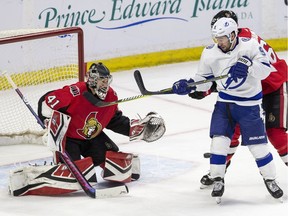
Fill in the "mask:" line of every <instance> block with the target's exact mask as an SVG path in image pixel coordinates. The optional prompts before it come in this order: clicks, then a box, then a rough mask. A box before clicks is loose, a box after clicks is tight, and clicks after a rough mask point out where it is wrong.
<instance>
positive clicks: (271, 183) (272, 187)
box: [264, 179, 283, 201]
mask: <svg viewBox="0 0 288 216" xmlns="http://www.w3.org/2000/svg"><path fill="white" fill-rule="evenodd" d="M264 183H265V186H266V188H267V190H268V192H269V193H270V194H271V196H272V197H274V198H275V199H281V198H282V196H283V190H282V189H281V188H280V187H279V186H278V185H277V183H276V181H275V180H269V179H266V180H264ZM280 201H281V200H280Z"/></svg>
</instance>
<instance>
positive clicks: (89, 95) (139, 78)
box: [83, 70, 228, 107]
mask: <svg viewBox="0 0 288 216" xmlns="http://www.w3.org/2000/svg"><path fill="white" fill-rule="evenodd" d="M226 77H228V75H222V76H218V77H214V78H211V79H207V80H201V81H199V82H194V83H191V84H189V85H188V86H196V85H200V84H204V83H207V82H213V81H216V80H219V79H224V78H226ZM134 78H135V80H136V83H137V85H138V87H139V89H140V92H141V93H142V95H136V96H132V97H127V98H123V99H120V100H117V101H111V102H106V101H102V100H100V99H99V98H97V97H95V96H94V95H93V94H92V93H90V92H88V91H86V92H83V96H84V97H85V98H86V99H87V100H88V101H89V102H90V103H92V104H93V105H94V106H97V107H106V106H112V105H115V104H119V103H124V102H128V101H132V100H137V99H140V98H143V97H147V96H152V95H163V94H174V92H173V90H172V88H167V89H162V90H159V91H148V90H147V89H146V88H145V86H144V82H143V79H142V76H141V73H140V71H139V70H136V71H135V72H134Z"/></svg>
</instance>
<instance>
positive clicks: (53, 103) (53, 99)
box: [47, 96, 59, 109]
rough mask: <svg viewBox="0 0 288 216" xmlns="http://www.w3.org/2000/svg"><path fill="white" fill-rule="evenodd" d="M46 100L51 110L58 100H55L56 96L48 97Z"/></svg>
mask: <svg viewBox="0 0 288 216" xmlns="http://www.w3.org/2000/svg"><path fill="white" fill-rule="evenodd" d="M47 99H48V101H47V102H48V104H49V105H50V107H51V108H52V109H53V108H54V107H55V106H56V105H57V104H58V103H59V100H58V99H56V96H48V97H47Z"/></svg>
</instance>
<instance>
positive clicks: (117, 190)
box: [2, 72, 128, 198]
mask: <svg viewBox="0 0 288 216" xmlns="http://www.w3.org/2000/svg"><path fill="white" fill-rule="evenodd" d="M2 74H3V75H4V76H5V77H6V79H7V81H8V82H9V83H10V85H11V86H12V87H13V89H14V90H15V91H16V93H17V94H18V95H19V97H20V98H21V100H22V101H23V102H24V104H25V105H26V107H27V108H28V109H29V111H30V112H31V113H32V115H33V116H34V117H35V119H36V120H37V123H38V124H39V125H40V126H41V127H42V128H43V129H46V127H45V125H44V124H43V122H42V121H41V119H40V118H39V116H38V115H37V114H36V112H35V111H34V110H33V108H32V107H31V105H30V104H29V102H28V100H27V99H26V98H25V96H24V95H23V94H22V92H21V91H20V89H19V88H18V87H17V85H16V84H15V83H14V81H13V80H12V78H11V77H10V76H9V75H8V74H7V73H6V72H2ZM57 152H58V153H59V156H60V158H61V159H62V160H63V162H64V163H65V165H66V166H67V167H68V169H69V170H70V172H71V173H72V174H73V175H74V177H75V179H76V180H77V182H78V183H79V184H80V186H81V188H82V189H83V190H84V192H85V193H86V194H87V195H88V196H89V197H92V198H97V197H110V196H115V195H116V196H117V195H120V194H126V193H128V188H127V186H126V185H121V186H117V187H113V188H107V189H99V190H96V189H95V188H93V187H92V186H91V185H90V183H89V182H88V181H87V179H85V177H84V176H83V175H82V173H81V172H80V170H79V169H78V167H77V166H76V165H75V163H74V161H73V160H71V158H70V156H69V154H68V153H67V152H65V151H64V152H60V151H57ZM113 189H114V190H113Z"/></svg>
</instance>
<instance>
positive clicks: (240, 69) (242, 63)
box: [228, 56, 252, 82]
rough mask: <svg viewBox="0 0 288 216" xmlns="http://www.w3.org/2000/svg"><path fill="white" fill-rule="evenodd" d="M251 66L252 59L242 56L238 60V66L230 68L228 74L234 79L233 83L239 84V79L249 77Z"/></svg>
mask: <svg viewBox="0 0 288 216" xmlns="http://www.w3.org/2000/svg"><path fill="white" fill-rule="evenodd" d="M251 65H252V61H251V59H249V58H248V57H247V56H242V57H240V58H239V59H238V61H237V62H236V64H235V65H233V66H232V67H231V68H230V70H229V72H228V73H230V77H231V78H232V79H233V81H235V82H238V79H242V78H245V77H247V75H248V69H249V67H250V66H251Z"/></svg>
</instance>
